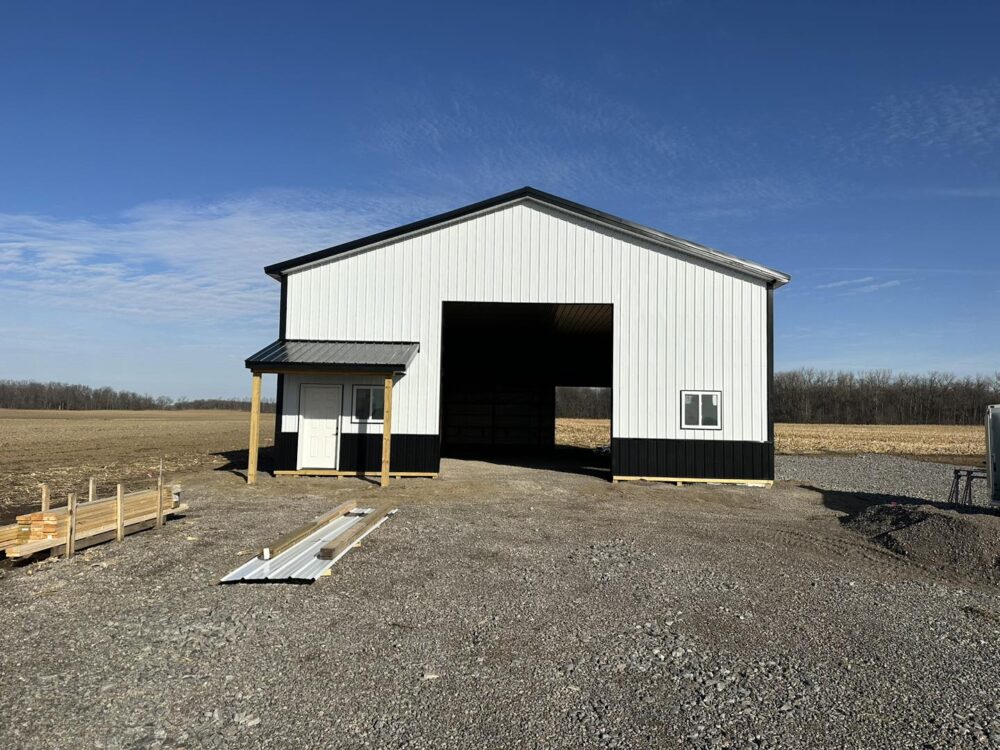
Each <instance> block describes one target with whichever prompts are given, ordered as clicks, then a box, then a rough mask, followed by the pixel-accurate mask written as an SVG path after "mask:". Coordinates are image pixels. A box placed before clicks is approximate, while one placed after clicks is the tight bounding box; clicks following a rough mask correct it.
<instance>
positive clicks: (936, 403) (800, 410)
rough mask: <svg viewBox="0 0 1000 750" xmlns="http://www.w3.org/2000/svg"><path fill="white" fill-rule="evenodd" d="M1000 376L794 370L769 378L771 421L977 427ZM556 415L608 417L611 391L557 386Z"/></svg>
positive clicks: (999, 398) (998, 397)
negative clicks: (771, 384)
mask: <svg viewBox="0 0 1000 750" xmlns="http://www.w3.org/2000/svg"><path fill="white" fill-rule="evenodd" d="M989 404H1000V373H997V374H996V375H993V376H984V375H970V376H965V377H959V376H957V375H952V374H949V373H942V372H932V373H928V374H926V375H905V374H901V375H894V374H892V373H891V372H890V371H888V370H871V371H869V372H861V373H853V372H838V371H830V370H811V369H803V370H793V371H791V372H779V373H777V374H776V375H775V376H774V420H775V421H776V422H800V423H801V422H811V423H820V424H824V423H825V424H965V425H972V424H981V423H982V422H983V417H984V414H985V411H986V406H987V405H989ZM556 416H559V417H576V418H585V419H586V418H589V419H610V417H611V389H609V388H557V389H556Z"/></svg>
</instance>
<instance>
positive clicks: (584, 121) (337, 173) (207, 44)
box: [0, 1, 1000, 397]
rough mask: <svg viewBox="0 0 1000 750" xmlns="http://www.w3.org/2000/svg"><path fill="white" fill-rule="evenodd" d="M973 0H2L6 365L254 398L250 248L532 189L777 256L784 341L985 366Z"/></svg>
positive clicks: (260, 285) (921, 366) (990, 197)
mask: <svg viewBox="0 0 1000 750" xmlns="http://www.w3.org/2000/svg"><path fill="white" fill-rule="evenodd" d="M998 28H1000V5H998V4H997V3H979V4H977V3H947V4H945V3H922V2H898V3H886V2H864V3H861V2H859V3H826V4H820V3H814V2H789V3H745V2H648V3H607V2H598V3H592V4H588V3H564V4H555V3H544V2H530V3H504V4H500V3H489V4H476V3H470V2H467V1H466V2H456V3H398V4H395V3H373V2H366V3H356V4H349V3H319V2H316V3H301V2H280V3H279V2H274V3H262V2H239V3H237V2H218V3H183V2H172V3H157V4H154V3H122V4H112V3H76V2H73V3H63V4H61V3H45V4H42V3H33V2H32V3H28V2H23V3H22V2H13V1H8V2H5V3H4V4H3V6H2V7H0V95H2V102H3V105H2V115H0V316H2V317H0V329H2V333H3V337H4V341H5V344H4V354H3V357H2V358H0V378H2V377H13V378H38V379H45V380H49V379H53V380H66V381H74V382H85V383H89V384H94V385H104V384H108V385H112V386H116V387H123V388H131V389H135V390H140V391H146V392H150V393H154V394H164V395H170V396H175V397H179V396H190V397H196V396H211V395H237V394H242V393H245V392H246V391H247V390H248V381H249V378H248V377H247V376H246V372H245V370H243V369H242V359H243V358H244V357H245V356H246V355H248V354H249V353H250V352H252V351H254V350H256V349H257V348H259V346H261V345H263V344H265V343H267V342H268V341H269V340H270V339H272V338H273V336H274V334H275V333H276V327H277V290H278V285H277V284H276V283H275V282H273V281H271V280H270V279H268V278H266V277H265V276H264V275H263V273H262V267H263V266H264V265H265V264H267V263H270V262H274V261H278V260H282V259H284V258H286V257H291V256H293V255H298V254H301V253H305V252H308V251H311V250H315V249H318V248H321V247H325V246H328V245H331V244H335V243H337V242H340V241H344V240H348V239H352V238H354V237H357V236H360V235H362V234H366V233H369V232H373V231H377V230H379V229H384V228H387V227H391V226H395V225H398V224H400V223H403V222H405V221H409V220H413V219H417V218H421V217H423V216H426V215H428V214H431V213H435V212H438V211H443V210H447V209H450V208H454V207H457V206H460V205H464V204H466V203H469V202H472V201H475V200H479V199H482V198H485V197H488V196H491V195H494V194H497V193H500V192H504V191H507V190H510V189H513V188H515V187H520V186H522V185H526V184H530V185H533V186H535V187H538V188H541V189H543V190H548V191H551V192H554V193H557V194H559V195H563V196H565V197H567V198H570V199H572V200H576V201H579V202H582V203H585V204H588V205H591V206H594V207H596V208H599V209H602V210H605V211H609V212H611V213H616V214H618V215H621V216H624V217H626V218H628V219H632V220H635V221H639V222H642V223H646V224H649V225H652V226H654V227H657V228H660V229H663V230H666V231H668V232H672V233H674V234H678V235H680V236H683V237H687V238H689V239H692V240H695V241H698V242H701V243H704V244H708V245H712V246H714V247H718V248H720V249H722V250H726V251H728V252H732V253H735V254H737V255H741V256H745V257H749V258H752V259H754V260H757V261H760V262H763V263H766V264H769V265H772V266H774V267H777V268H779V269H781V270H784V271H787V272H789V273H791V274H792V275H793V277H794V278H793V282H792V284H790V285H789V286H787V287H785V288H783V289H782V290H780V291H779V292H778V295H777V307H776V316H777V335H776V360H777V367H778V368H779V369H786V368H794V367H802V366H809V367H817V368H844V369H852V370H861V369H870V368H888V369H892V370H894V371H897V372H903V371H906V372H924V371H928V370H950V371H955V372H959V373H966V374H967V373H992V372H996V371H998V370H1000V338H998V337H997V336H996V335H995V332H996V331H997V330H998V329H1000V313H998V310H1000V263H998V257H1000V240H998V238H1000V44H997V42H996V30H997V29H998Z"/></svg>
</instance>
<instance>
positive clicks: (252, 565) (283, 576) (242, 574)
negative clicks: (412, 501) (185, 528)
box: [219, 508, 396, 583]
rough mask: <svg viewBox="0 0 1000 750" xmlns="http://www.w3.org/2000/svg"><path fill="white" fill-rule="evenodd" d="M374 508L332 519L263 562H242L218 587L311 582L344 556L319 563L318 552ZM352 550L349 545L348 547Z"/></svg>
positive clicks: (380, 522)
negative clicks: (237, 584)
mask: <svg viewBox="0 0 1000 750" xmlns="http://www.w3.org/2000/svg"><path fill="white" fill-rule="evenodd" d="M374 512H375V509H374V508H358V509H357V510H353V511H351V512H350V513H348V514H347V515H343V516H340V517H339V518H335V519H333V520H332V521H330V523H328V524H326V525H325V526H323V527H322V528H319V529H317V530H316V531H314V532H313V533H312V534H310V535H309V536H307V537H305V538H304V539H302V540H301V541H299V542H296V543H295V544H293V545H292V546H291V547H289V548H288V549H287V550H285V551H284V552H282V553H281V554H278V555H275V556H274V557H272V558H270V559H268V560H265V559H264V558H263V557H259V556H258V557H255V558H253V559H252V560H249V561H247V562H245V563H244V564H243V565H241V566H239V567H238V568H236V570H234V571H232V572H231V573H228V574H227V575H225V576H223V578H222V579H221V580H220V581H219V583H239V582H240V581H258V582H267V581H292V582H295V581H315V580H316V579H317V578H319V577H320V576H321V575H323V573H324V572H326V571H327V570H329V569H330V567H331V566H332V565H333V564H334V563H335V562H337V560H339V559H340V558H341V557H343V556H344V552H346V550H344V552H342V553H341V554H339V555H337V557H335V558H334V559H332V560H323V559H321V558H320V557H319V551H320V549H321V548H322V547H324V546H325V545H326V544H327V543H329V542H330V541H332V540H334V539H336V538H337V537H339V536H340V535H341V534H343V533H345V532H346V531H347V530H348V529H350V528H352V527H353V526H355V525H357V524H358V523H360V522H361V519H362V518H364V517H366V516H368V515H369V514H371V513H374ZM395 512H396V511H395V510H392V511H390V512H389V513H388V514H386V516H385V518H383V519H382V520H381V521H379V522H378V523H377V524H375V525H374V526H372V527H371V528H370V529H368V530H367V531H365V533H364V534H363V535H362V536H360V537H358V539H357V541H359V542H360V541H361V540H362V539H364V537H366V536H368V534H370V533H371V532H373V531H374V530H375V529H377V528H378V527H379V526H381V525H382V524H383V523H384V522H385V521H386V519H388V518H389V516H391V515H393V514H394V513H395ZM352 546H353V545H352Z"/></svg>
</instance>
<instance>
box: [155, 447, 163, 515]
mask: <svg viewBox="0 0 1000 750" xmlns="http://www.w3.org/2000/svg"><path fill="white" fill-rule="evenodd" d="M162 525H163V459H162V458H161V459H160V478H159V479H157V480H156V528H159V527H161V526H162Z"/></svg>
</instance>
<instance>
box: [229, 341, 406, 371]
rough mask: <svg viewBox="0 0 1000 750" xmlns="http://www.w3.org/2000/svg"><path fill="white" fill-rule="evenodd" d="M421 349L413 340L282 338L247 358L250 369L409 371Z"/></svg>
mask: <svg viewBox="0 0 1000 750" xmlns="http://www.w3.org/2000/svg"><path fill="white" fill-rule="evenodd" d="M418 351H420V344H418V343H415V342H412V341H308V340H305V339H278V340H277V341H275V342H273V343H271V344H268V345H267V346H265V347H264V348H263V349H261V350H260V351H259V352H257V353H256V354H254V355H252V356H250V357H248V358H247V360H246V366H247V368H248V369H250V370H257V371H261V372H268V371H274V370H329V371H331V372H405V371H406V368H407V366H408V365H409V364H410V362H412V361H413V358H414V357H415V356H416V355H417V352H418Z"/></svg>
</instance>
